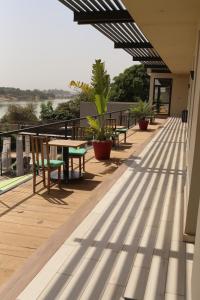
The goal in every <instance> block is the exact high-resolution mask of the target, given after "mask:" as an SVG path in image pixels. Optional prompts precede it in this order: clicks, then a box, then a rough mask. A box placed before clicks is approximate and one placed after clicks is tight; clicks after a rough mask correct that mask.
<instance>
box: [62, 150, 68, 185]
mask: <svg viewBox="0 0 200 300" xmlns="http://www.w3.org/2000/svg"><path fill="white" fill-rule="evenodd" d="M63 160H64V181H65V183H68V181H69V148H68V147H63Z"/></svg>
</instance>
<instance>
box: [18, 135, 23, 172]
mask: <svg viewBox="0 0 200 300" xmlns="http://www.w3.org/2000/svg"><path fill="white" fill-rule="evenodd" d="M16 175H17V176H22V175H24V161H23V137H22V135H17V136H16Z"/></svg>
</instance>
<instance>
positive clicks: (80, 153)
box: [69, 147, 87, 177]
mask: <svg viewBox="0 0 200 300" xmlns="http://www.w3.org/2000/svg"><path fill="white" fill-rule="evenodd" d="M86 153H87V149H86V148H73V147H69V158H71V168H72V171H73V170H74V164H73V159H74V158H75V159H78V160H79V176H80V177H81V175H82V172H81V171H82V169H83V171H84V172H85V155H86ZM82 158H83V165H82Z"/></svg>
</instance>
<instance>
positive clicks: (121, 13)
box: [74, 10, 134, 24]
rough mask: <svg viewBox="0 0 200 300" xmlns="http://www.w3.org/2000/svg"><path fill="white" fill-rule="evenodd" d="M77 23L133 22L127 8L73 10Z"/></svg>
mask: <svg viewBox="0 0 200 300" xmlns="http://www.w3.org/2000/svg"><path fill="white" fill-rule="evenodd" d="M74 21H75V22H78V24H102V23H124V22H134V21H133V19H132V17H131V15H130V14H129V12H128V11H127V10H114V11H93V12H74Z"/></svg>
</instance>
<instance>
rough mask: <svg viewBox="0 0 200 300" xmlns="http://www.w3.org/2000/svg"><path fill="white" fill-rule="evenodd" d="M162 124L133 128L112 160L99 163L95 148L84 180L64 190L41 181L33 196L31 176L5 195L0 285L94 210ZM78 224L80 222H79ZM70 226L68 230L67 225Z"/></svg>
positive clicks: (1, 199) (88, 157)
mask: <svg viewBox="0 0 200 300" xmlns="http://www.w3.org/2000/svg"><path fill="white" fill-rule="evenodd" d="M164 122H165V120H156V123H155V124H154V125H151V126H150V127H149V130H148V131H144V132H141V131H140V130H139V129H138V126H136V127H132V128H130V129H129V130H128V132H127V143H124V140H123V137H121V138H120V146H119V148H117V149H115V148H113V149H112V152H111V158H110V160H109V161H98V160H96V159H95V157H94V151H93V149H92V148H91V147H90V148H88V150H87V153H86V154H85V165H86V168H85V172H84V174H83V175H84V176H83V178H79V179H78V180H77V179H73V180H70V181H69V182H68V183H67V184H65V183H64V182H61V189H59V187H58V186H57V185H55V186H53V187H51V189H50V193H49V194H48V191H47V189H46V188H44V186H43V182H42V183H41V184H39V185H38V186H37V193H35V194H34V193H33V181H32V178H31V177H30V178H29V180H27V181H26V182H25V183H23V184H20V185H17V186H16V187H14V188H13V187H12V190H11V191H8V192H6V193H5V194H2V195H1V197H0V209H1V216H0V224H1V226H0V237H1V243H0V255H1V256H2V260H3V261H5V264H4V265H2V267H0V284H1V285H2V284H3V283H6V281H8V279H9V278H10V277H11V276H12V275H13V274H14V272H15V271H16V270H18V269H20V267H22V266H23V265H24V263H26V260H27V258H29V257H30V256H31V255H32V254H34V252H35V251H36V250H37V249H38V248H40V247H41V246H42V245H43V244H44V243H45V241H48V240H49V238H50V237H51V236H52V235H53V234H55V232H56V231H57V230H58V229H59V228H60V227H61V226H62V225H63V224H64V223H65V222H69V223H70V220H72V219H73V216H74V214H75V213H76V212H77V211H79V210H81V209H82V208H83V207H84V206H85V205H87V204H88V203H91V204H94V205H95V199H97V196H98V195H101V194H102V191H103V185H104V184H108V183H110V181H111V180H112V176H111V174H112V173H113V175H114V174H115V173H114V171H116V170H117V169H118V168H119V167H120V166H121V165H122V167H123V162H126V160H127V159H128V158H129V157H130V156H131V155H134V156H137V153H138V154H139V152H140V151H141V149H142V148H143V147H144V145H145V144H146V143H147V142H148V141H149V139H151V138H152V136H153V135H154V133H155V132H156V131H157V130H158V128H159V127H160V126H162V125H163V123H164ZM63 141H67V140H63ZM69 141H70V140H69ZM52 142H53V141H52ZM69 149H70V148H69ZM69 154H70V151H69ZM69 157H70V155H69ZM73 169H74V171H78V173H79V160H78V159H76V158H75V159H74V162H73ZM5 180H6V179H5ZM77 221H81V219H80V218H77ZM68 227H70V226H68V225H67V228H68ZM50 248H51V247H50ZM52 250H53V248H52ZM4 299H6V298H4Z"/></svg>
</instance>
